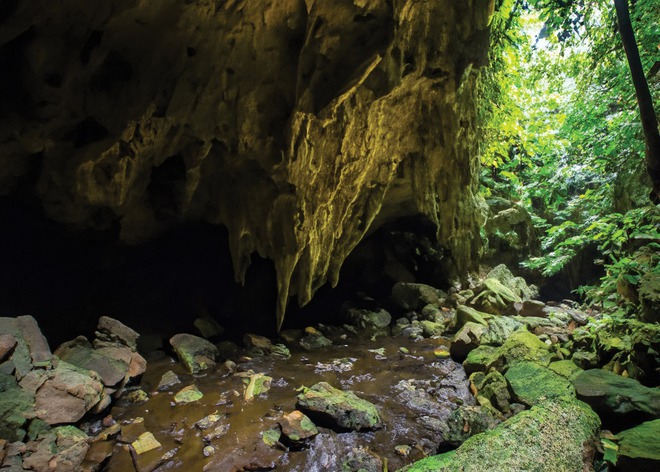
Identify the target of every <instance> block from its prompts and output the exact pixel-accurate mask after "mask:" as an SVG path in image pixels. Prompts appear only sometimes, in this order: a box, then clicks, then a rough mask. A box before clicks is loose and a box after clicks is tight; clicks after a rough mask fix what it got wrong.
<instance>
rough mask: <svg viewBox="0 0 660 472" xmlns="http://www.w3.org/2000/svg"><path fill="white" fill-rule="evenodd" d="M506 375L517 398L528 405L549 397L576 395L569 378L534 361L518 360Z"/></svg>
mask: <svg viewBox="0 0 660 472" xmlns="http://www.w3.org/2000/svg"><path fill="white" fill-rule="evenodd" d="M505 377H506V379H507V381H508V382H509V384H510V385H511V390H513V394H514V395H515V397H516V399H517V400H518V401H520V402H521V403H524V404H526V405H530V406H531V405H536V404H537V403H539V402H541V401H543V400H546V399H549V398H563V397H575V389H574V388H573V385H572V384H571V382H570V381H569V380H568V379H566V378H564V377H562V376H561V375H559V374H556V373H554V372H553V371H551V370H550V369H547V368H545V367H543V366H540V365H538V364H535V363H533V362H517V363H516V364H514V365H513V366H511V367H510V368H509V370H507V371H506V374H505Z"/></svg>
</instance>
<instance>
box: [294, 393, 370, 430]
mask: <svg viewBox="0 0 660 472" xmlns="http://www.w3.org/2000/svg"><path fill="white" fill-rule="evenodd" d="M297 405H298V408H299V409H300V410H303V411H304V412H306V413H307V414H308V415H309V416H310V417H312V418H313V419H315V420H317V421H320V422H325V423H326V424H331V425H333V426H337V427H338V428H340V429H343V430H354V431H361V430H366V429H374V428H377V427H379V426H380V416H379V415H378V410H377V409H376V406H375V405H374V404H373V403H371V402H369V401H367V400H364V399H362V398H359V397H358V396H357V395H355V394H354V393H353V392H351V391H344V390H339V389H337V388H334V387H333V386H332V385H330V384H329V383H327V382H319V383H317V384H316V385H313V386H312V387H310V388H304V389H303V391H302V392H301V393H300V394H298V404H297Z"/></svg>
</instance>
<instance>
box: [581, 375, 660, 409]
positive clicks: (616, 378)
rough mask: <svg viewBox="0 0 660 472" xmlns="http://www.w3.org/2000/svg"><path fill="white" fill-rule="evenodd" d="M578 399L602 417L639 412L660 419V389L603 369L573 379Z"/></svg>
mask: <svg viewBox="0 0 660 472" xmlns="http://www.w3.org/2000/svg"><path fill="white" fill-rule="evenodd" d="M572 382H573V385H574V386H575V390H576V392H577V395H578V398H580V399H581V400H583V401H585V402H587V403H589V405H591V406H592V407H593V408H594V409H596V410H597V411H600V412H605V413H614V414H619V415H622V414H626V413H632V412H639V413H643V414H647V415H651V416H653V417H658V416H660V389H658V388H650V387H645V386H644V385H642V384H640V383H639V382H638V381H637V380H634V379H629V378H626V377H621V376H620V375H616V374H615V373H614V372H610V371H607V370H603V369H590V370H585V371H584V372H580V373H579V374H578V375H576V376H575V377H573V378H572Z"/></svg>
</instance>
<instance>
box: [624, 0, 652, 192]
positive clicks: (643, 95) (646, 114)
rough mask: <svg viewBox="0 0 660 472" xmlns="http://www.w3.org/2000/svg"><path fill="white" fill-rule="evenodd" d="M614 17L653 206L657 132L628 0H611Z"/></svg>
mask: <svg viewBox="0 0 660 472" xmlns="http://www.w3.org/2000/svg"><path fill="white" fill-rule="evenodd" d="M614 6H615V8H616V16H617V19H618V22H619V33H620V34H621V41H622V42H623V48H624V50H625V51H626V57H627V59H628V66H629V67H630V73H631V75H632V79H633V84H634V85H635V94H636V96H637V104H638V106H639V114H640V117H641V121H642V129H643V130H644V139H645V141H646V153H645V154H646V170H647V172H648V174H649V177H651V182H652V185H653V189H652V190H651V193H650V194H649V197H650V199H651V201H652V202H653V204H654V205H657V204H658V203H660V133H658V119H657V117H656V114H655V109H654V107H653V99H652V98H651V91H650V90H649V84H648V82H647V81H646V76H645V75H644V69H643V67H642V61H641V59H640V57H639V48H638V47H637V41H636V40H635V33H634V31H633V28H632V24H631V22H630V11H629V10H628V0H614Z"/></svg>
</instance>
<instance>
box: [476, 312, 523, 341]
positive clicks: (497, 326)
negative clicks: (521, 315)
mask: <svg viewBox="0 0 660 472" xmlns="http://www.w3.org/2000/svg"><path fill="white" fill-rule="evenodd" d="M523 326H524V324H523V323H521V322H520V321H518V320H516V319H515V318H511V317H509V316H494V317H492V318H491V319H489V320H488V330H487V331H486V332H485V333H484V334H483V336H482V337H481V344H491V345H494V346H501V345H502V344H504V343H505V342H506V340H507V339H509V337H510V336H511V335H512V334H513V333H514V332H515V331H517V330H519V329H520V328H522V327H523Z"/></svg>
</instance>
